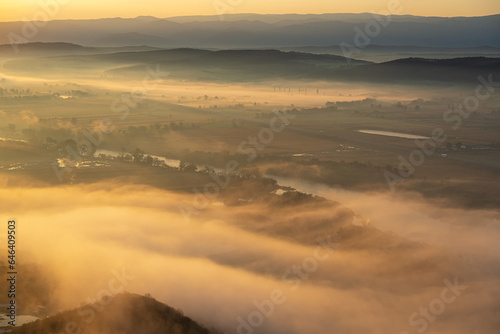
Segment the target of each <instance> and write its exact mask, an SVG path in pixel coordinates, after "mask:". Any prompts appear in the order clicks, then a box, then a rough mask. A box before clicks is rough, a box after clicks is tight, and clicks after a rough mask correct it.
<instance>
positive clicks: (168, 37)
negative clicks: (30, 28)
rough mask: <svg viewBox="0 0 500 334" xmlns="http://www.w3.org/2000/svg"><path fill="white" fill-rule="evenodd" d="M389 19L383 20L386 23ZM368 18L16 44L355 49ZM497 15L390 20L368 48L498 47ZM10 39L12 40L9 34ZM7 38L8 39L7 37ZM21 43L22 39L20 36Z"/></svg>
mask: <svg viewBox="0 0 500 334" xmlns="http://www.w3.org/2000/svg"><path fill="white" fill-rule="evenodd" d="M387 19H388V18H384V20H387ZM368 22H371V23H376V22H377V20H376V19H375V17H374V16H373V15H372V14H369V13H364V14H322V15H294V14H290V15H257V14H233V15H229V14H228V15H224V16H223V20H221V17H219V16H191V17H174V18H168V19H159V18H155V17H150V16H141V17H137V18H131V19H122V18H109V19H97V20H56V21H51V22H49V23H48V24H47V25H46V26H44V27H40V28H38V31H37V33H36V34H34V36H31V38H25V39H24V40H22V42H67V43H75V44H80V45H85V46H92V47H97V46H101V47H103V46H104V47H120V46H141V45H148V46H150V47H159V48H178V47H195V48H263V47H264V48H279V47H300V46H311V45H313V46H332V45H340V44H342V43H348V44H351V45H353V44H354V40H355V37H356V35H357V34H359V32H356V30H355V28H357V29H359V30H361V31H365V26H366V24H367V23H368ZM27 24H29V23H25V22H3V23H0V31H2V32H3V33H2V34H1V35H0V44H10V42H11V41H12V36H16V35H17V36H19V37H22V36H23V35H22V29H23V26H25V25H27ZM498 27H500V15H491V16H483V17H452V18H446V17H420V16H409V15H400V16H397V15H394V16H392V17H390V23H389V24H388V25H387V26H385V27H380V32H379V33H378V34H374V35H373V37H369V44H370V45H383V46H407V45H411V46H419V47H438V48H445V47H451V48H466V47H485V46H487V47H497V48H498V47H500V29H498ZM13 34H15V35H13ZM9 36H10V37H11V38H10V39H9ZM23 38H24V37H23Z"/></svg>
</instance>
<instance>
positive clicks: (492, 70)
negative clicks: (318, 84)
mask: <svg viewBox="0 0 500 334" xmlns="http://www.w3.org/2000/svg"><path fill="white" fill-rule="evenodd" d="M21 48H22V49H23V50H26V53H27V54H29V55H30V56H31V57H26V55H25V54H24V53H23V52H24V51H23V52H21V53H20V54H24V55H23V56H20V57H17V58H16V57H11V59H10V60H7V61H6V62H5V63H4V65H3V71H4V72H5V73H10V74H23V75H25V76H40V77H58V76H65V77H81V76H91V77H94V78H95V77H102V78H108V79H119V80H123V79H125V80H127V79H138V78H143V77H144V76H145V75H146V74H147V68H148V66H149V67H153V68H156V66H159V68H161V71H162V72H168V73H169V78H170V79H182V80H192V81H206V82H262V81H272V80H280V79H287V80H311V81H312V80H325V81H365V82H383V83H412V84H414V83H417V84H422V83H424V84H426V83H430V82H435V83H436V82H437V83H439V82H441V83H476V82H477V77H478V76H479V75H483V76H488V75H489V74H494V77H495V78H497V76H498V75H499V74H500V58H487V57H466V58H452V59H425V58H415V57H410V58H404V59H398V60H394V61H388V62H382V63H372V62H367V61H362V60H353V59H346V58H345V57H341V56H336V55H325V54H311V53H304V52H294V51H290V52H284V51H279V50H220V51H212V50H203V49H190V48H180V49H171V50H150V49H149V48H148V47H136V48H135V50H134V48H131V49H132V50H133V51H131V50H129V49H130V48H128V49H113V48H87V47H82V46H79V45H74V44H70V45H66V44H62V43H55V44H40V43H38V44H35V45H22V46H21ZM37 49H38V50H40V53H41V56H38V57H37V56H36V54H37V51H36V50H37ZM122 50H127V52H117V51H122ZM11 52H12V50H9V49H8V48H6V46H0V58H2V57H6V58H8V56H6V55H5V54H8V53H11ZM48 52H49V53H50V56H47V53H48Z"/></svg>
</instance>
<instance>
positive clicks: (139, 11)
mask: <svg viewBox="0 0 500 334" xmlns="http://www.w3.org/2000/svg"><path fill="white" fill-rule="evenodd" d="M391 1H395V2H399V3H400V4H401V6H402V9H403V10H402V13H403V14H412V15H424V16H478V15H491V14H497V13H500V1H498V0H476V1H470V0H440V1H436V0H417V1H415V0H355V1H332V0H307V1H304V0H272V1H269V0H183V1H169V0H140V1H138V0H129V1H122V0H105V1H103V0H0V21H21V20H22V19H23V18H26V19H29V20H31V19H33V16H34V15H35V14H40V12H41V13H43V7H44V4H50V3H56V2H57V3H61V5H59V6H58V7H60V8H59V9H58V10H54V11H53V13H52V14H50V15H49V19H76V18H100V17H118V16H120V17H136V16H139V15H152V16H156V17H170V16H179V15H214V14H218V13H217V10H216V7H219V8H223V10H225V11H226V12H227V13H262V14H275V13H277V14H282V13H301V14H304V13H361V12H378V11H381V10H384V9H387V7H388V4H389V3H390V2H391ZM52 8H53V7H52ZM51 10H52V9H51ZM35 18H36V19H44V17H43V15H39V16H36V15H35Z"/></svg>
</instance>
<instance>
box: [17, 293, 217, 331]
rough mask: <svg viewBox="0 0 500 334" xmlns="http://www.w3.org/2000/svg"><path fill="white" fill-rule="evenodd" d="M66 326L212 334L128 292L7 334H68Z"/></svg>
mask: <svg viewBox="0 0 500 334" xmlns="http://www.w3.org/2000/svg"><path fill="white" fill-rule="evenodd" d="M97 310H98V311H97ZM68 324H71V326H72V327H69V328H72V330H71V332H72V333H77V332H81V333H88V334H116V333H120V334H138V333H140V334H157V333H172V334H211V333H212V332H210V331H209V330H207V329H206V328H205V327H203V326H201V325H199V324H198V323H196V322H195V321H193V320H191V319H190V318H188V317H186V316H184V315H183V314H181V313H180V312H179V311H176V310H174V309H173V308H171V307H169V306H167V305H165V304H162V303H160V302H158V301H156V300H155V299H153V298H150V297H144V296H139V295H136V294H130V293H124V294H119V295H116V296H115V297H114V298H113V299H112V301H111V303H110V304H108V305H101V304H99V305H96V306H95V307H94V306H92V305H84V306H81V307H79V308H78V309H75V310H71V311H66V312H62V313H59V314H57V315H54V316H51V317H48V318H45V319H42V320H37V321H35V322H32V323H28V324H25V325H23V326H20V327H16V328H14V329H13V330H11V333H12V334H17V333H22V334H38V333H69V331H68ZM75 326H76V327H77V328H75ZM77 329H78V330H77Z"/></svg>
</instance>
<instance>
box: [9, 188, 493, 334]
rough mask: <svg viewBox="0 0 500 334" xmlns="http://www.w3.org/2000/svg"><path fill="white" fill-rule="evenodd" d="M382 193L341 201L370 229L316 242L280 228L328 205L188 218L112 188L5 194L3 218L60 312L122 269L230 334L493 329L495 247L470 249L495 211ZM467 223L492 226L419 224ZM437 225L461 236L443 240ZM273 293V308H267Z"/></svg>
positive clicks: (158, 200) (168, 203) (156, 199)
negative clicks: (268, 219)
mask: <svg viewBox="0 0 500 334" xmlns="http://www.w3.org/2000/svg"><path fill="white" fill-rule="evenodd" d="M330 195H333V194H330ZM338 195H339V197H340V194H338ZM378 198H379V201H378V202H373V201H374V200H375V199H374V198H371V200H372V202H370V203H365V202H363V201H364V200H366V199H367V198H362V197H359V198H358V201H356V199H355V198H354V197H353V198H352V199H351V200H350V201H349V197H348V196H347V195H346V194H344V198H342V202H343V203H344V204H347V206H348V207H349V208H351V209H353V210H354V211H355V212H356V213H359V214H360V215H363V216H364V217H366V218H371V224H369V225H368V226H357V227H356V226H354V227H353V226H351V225H349V224H348V225H345V226H343V228H344V229H343V230H342V229H341V230H342V231H344V232H343V234H341V233H338V232H339V231H340V230H339V228H341V227H339V226H335V225H327V224H326V225H325V226H324V227H323V230H321V231H320V232H321V233H318V234H317V235H316V237H319V238H320V241H319V242H316V243H314V242H303V240H301V238H300V236H297V237H296V240H294V239H293V238H290V237H283V234H279V233H277V231H280V230H281V229H283V228H285V227H287V226H288V228H290V229H292V230H294V231H295V229H296V228H297V226H296V225H294V224H296V222H297V216H298V215H303V216H308V215H310V216H314V215H316V216H326V217H328V216H332V212H328V211H327V210H326V209H321V210H319V211H318V209H317V208H315V207H312V206H311V207H307V206H303V207H300V210H301V211H300V212H298V211H297V210H299V209H297V207H295V208H294V207H280V208H275V209H274V210H272V212H271V213H270V210H269V208H268V207H266V206H264V205H262V204H248V205H245V206H239V207H218V206H213V207H212V208H210V209H207V210H206V211H204V212H202V213H201V214H200V216H198V217H196V218H192V219H191V222H190V223H189V224H187V223H186V221H185V220H184V219H183V217H182V215H181V214H180V212H179V209H178V206H179V204H180V203H185V204H189V203H190V201H191V200H192V197H191V196H189V195H179V194H174V193H171V192H166V191H162V190H158V189H154V188H149V187H144V186H124V185H117V184H114V183H109V182H108V183H98V184H94V185H78V186H64V187H63V186H60V187H57V188H31V189H28V188H12V187H11V188H9V189H2V190H0V210H1V211H2V212H3V216H4V218H5V219H7V217H14V218H16V219H17V220H18V222H19V224H18V233H19V243H18V252H19V259H20V261H21V260H22V261H25V262H35V263H39V264H41V265H43V268H44V269H45V270H46V271H47V273H49V274H50V276H51V277H53V279H54V281H55V282H57V285H56V288H55V290H54V293H53V297H52V298H53V299H54V300H53V301H52V302H54V301H56V302H57V304H58V305H59V308H60V309H66V308H74V307H77V306H78V305H79V304H80V303H81V302H87V301H88V300H89V298H90V300H92V299H96V298H98V297H99V293H100V291H102V290H103V289H107V288H108V287H109V284H110V281H111V280H112V279H114V278H115V279H116V273H117V272H118V273H121V272H122V270H125V272H126V274H127V275H128V276H133V277H134V278H133V279H130V280H128V281H126V284H125V285H124V289H125V290H126V291H129V292H136V293H140V294H145V293H150V294H151V295H152V296H153V297H155V298H157V299H158V300H160V301H161V302H164V303H166V304H168V305H170V306H172V307H175V308H180V309H182V310H183V311H184V312H185V313H186V314H187V315H189V316H191V317H193V318H194V319H195V320H198V321H201V322H202V323H205V324H207V325H211V326H214V327H216V328H218V329H220V330H222V331H226V332H227V333H251V332H255V333H278V334H279V333H374V334H376V333H384V334H385V333H397V334H399V333H401V332H403V333H404V332H407V333H422V332H424V331H428V332H429V333H432V332H435V333H458V334H461V333H463V334H465V333H476V332H477V333H495V328H498V327H499V326H500V323H499V320H498V319H497V317H496V315H497V314H498V311H499V310H500V303H499V302H498V301H499V300H500V298H499V297H500V289H499V288H498V287H499V286H500V285H499V284H498V283H499V279H500V270H499V268H500V267H499V264H500V261H499V259H498V257H496V254H498V253H495V251H496V248H493V247H494V246H493V245H490V244H489V243H488V242H484V243H483V244H482V246H483V247H482V248H481V249H480V250H481V252H480V253H477V249H474V248H473V246H472V245H476V244H478V243H477V242H471V241H479V240H488V239H483V238H484V237H485V235H487V234H491V233H492V231H493V232H495V231H498V221H495V220H494V219H495V218H494V217H495V216H494V213H493V212H465V211H460V210H458V211H453V210H452V211H450V210H440V209H438V208H436V207H433V206H432V205H429V204H424V203H423V202H421V201H419V200H417V199H415V200H414V201H413V202H411V201H410V202H408V203H410V204H409V205H410V206H413V209H414V210H415V212H421V213H422V215H416V216H410V215H408V212H409V211H407V210H406V211H405V210H404V209H402V208H401V207H400V205H401V204H399V203H398V202H394V201H393V202H392V205H389V201H388V198H387V197H384V196H380V195H379V196H378ZM412 203H413V204H412ZM335 210H338V208H335V207H334V206H333V205H332V209H331V211H335ZM425 210H427V211H425ZM423 212H427V213H426V214H423ZM258 214H262V215H263V216H264V215H269V214H272V215H276V216H275V218H276V219H274V220H275V221H278V222H279V224H280V226H279V228H278V226H272V227H271V226H270V227H269V228H268V229H266V228H265V227H262V226H260V227H259V228H255V226H259V225H258V224H259V221H258V219H257V218H256V217H258ZM370 215H371V216H372V217H369V216H370ZM470 215H477V219H478V221H479V220H483V219H484V220H485V221H486V220H487V219H490V218H491V219H492V220H491V221H490V224H489V225H488V226H487V228H486V227H485V228H483V229H480V228H477V229H475V230H470V229H469V230H464V229H466V228H468V227H467V226H465V225H463V224H462V225H460V224H459V225H458V227H457V228H456V229H455V230H454V229H451V232H450V228H449V226H448V228H447V229H446V228H445V229H442V228H441V227H440V226H437V225H433V224H431V223H422V224H420V225H419V224H418V220H421V219H425V221H426V222H434V223H435V224H438V223H439V224H441V223H442V224H446V223H448V222H450V221H452V220H453V219H455V220H456V221H457V222H460V221H469V219H470ZM245 217H246V219H245ZM426 217H427V218H428V217H431V220H428V219H427V218H426ZM432 217H433V218H432ZM384 219H385V220H387V222H386V223H385V224H386V225H383V224H382V222H383V221H384ZM395 219H403V220H405V221H404V222H396V221H394V220H395ZM432 219H434V220H432ZM379 222H380V224H379ZM365 223H366V222H365ZM287 224H288V225H287ZM403 224H405V225H403ZM359 225H362V224H359ZM370 225H375V227H380V228H381V229H382V230H383V231H384V232H381V231H379V230H378V229H376V228H375V227H373V226H370ZM416 226H420V227H419V228H418V229H417V227H416ZM434 230H436V231H438V232H436V233H439V235H440V238H444V237H446V231H448V232H447V233H449V235H448V237H449V238H450V240H454V242H443V243H435V242H434V240H432V237H433V235H434ZM391 231H393V232H392V233H391ZM471 231H472V232H471ZM394 232H395V233H394ZM294 233H297V234H298V233H299V232H294ZM339 235H341V237H339ZM401 236H404V237H405V238H402V237H401ZM426 238H429V241H430V242H428V243H425V242H423V241H425V239H426ZM462 239H463V240H464V241H463V243H462V242H458V241H459V240H462ZM464 245H465V247H464ZM475 254H476V255H475ZM477 254H479V255H477ZM474 256H478V258H477V259H475V258H474ZM123 268H125V269H123ZM115 283H116V282H115ZM450 286H451V287H455V289H454V290H453V289H452V288H450ZM457 287H458V288H457ZM443 290H446V292H444V293H443ZM277 296H279V297H277ZM443 296H444V297H443ZM273 297H274V299H275V300H277V301H279V303H276V302H268V301H270V300H273ZM452 299H453V301H451V300H452ZM270 303H272V304H270ZM257 305H259V306H257ZM270 305H272V306H270ZM259 308H260V309H261V310H260V311H259ZM421 308H426V309H428V310H430V311H428V312H430V313H429V317H426V316H425V315H422V314H421V312H424V311H422V309H421ZM433 310H434V311H433ZM255 312H260V313H255ZM433 312H434V313H433ZM415 313H416V315H415ZM259 314H260V316H259ZM424 314H425V313H424ZM242 324H243V325H242ZM424 327H425V329H424Z"/></svg>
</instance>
